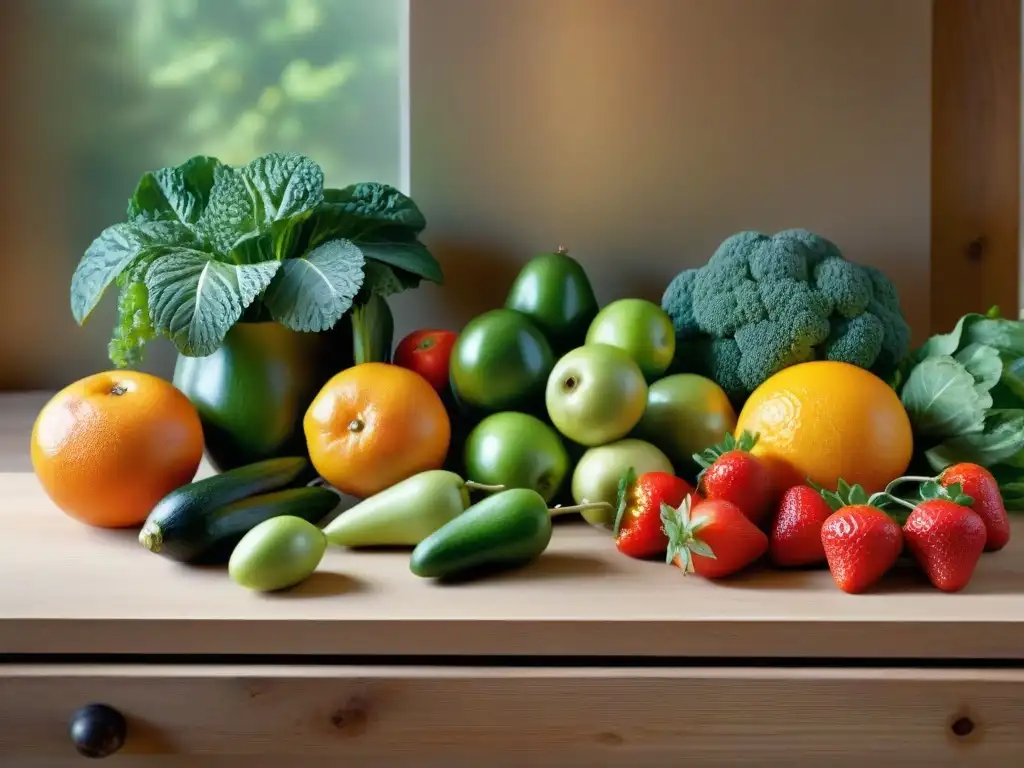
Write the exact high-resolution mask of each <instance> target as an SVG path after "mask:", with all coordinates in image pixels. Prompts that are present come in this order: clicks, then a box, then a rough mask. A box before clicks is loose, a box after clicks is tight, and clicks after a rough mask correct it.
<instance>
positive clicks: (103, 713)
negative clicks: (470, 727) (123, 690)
mask: <svg viewBox="0 0 1024 768" xmlns="http://www.w3.org/2000/svg"><path fill="white" fill-rule="evenodd" d="M70 731H71V743H72V744H74V745H75V749H77V750H78V754H80V755H83V756H84V757H92V758H102V757H110V756H111V755H112V754H114V753H115V752H117V751H118V750H119V749H121V747H123V746H124V739H125V736H126V735H127V732H128V725H127V723H125V721H124V716H123V715H122V714H121V713H120V712H118V711H117V710H116V709H114V708H112V707H108V706H107V705H106V704H88V705H86V706H84V707H82V708H81V709H79V710H77V711H76V712H75V714H73V715H72V716H71V728H70Z"/></svg>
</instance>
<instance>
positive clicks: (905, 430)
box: [736, 361, 913, 493]
mask: <svg viewBox="0 0 1024 768" xmlns="http://www.w3.org/2000/svg"><path fill="white" fill-rule="evenodd" d="M745 430H746V431H749V432H757V433H760V439H759V440H758V443H757V445H756V446H755V447H754V450H753V453H754V454H756V455H758V456H762V457H764V458H765V459H766V461H767V463H768V464H769V467H770V469H771V470H772V472H773V475H774V477H775V479H776V483H777V485H778V486H782V487H784V486H789V485H795V484H797V483H801V482H806V479H807V478H810V479H811V480H813V481H814V482H816V483H818V484H820V485H821V486H823V487H825V488H828V489H832V490H834V489H835V487H836V483H837V482H838V480H839V479H840V478H842V479H844V480H846V481H847V482H848V483H850V484H851V485H852V484H854V483H858V484H860V485H861V486H863V487H864V489H865V490H866V491H868V492H869V493H871V492H875V491H880V490H882V489H883V488H884V487H885V486H886V484H887V483H889V481H891V480H893V479H895V478H897V477H899V476H900V475H901V474H903V473H904V472H905V471H906V469H907V466H908V465H909V464H910V458H911V453H912V452H913V436H912V434H911V428H910V419H909V418H908V417H907V413H906V411H905V410H904V409H903V405H902V404H901V403H900V400H899V398H898V397H897V396H896V393H895V392H894V391H893V389H892V388H891V387H890V386H888V385H887V384H886V383H885V382H884V381H882V380H881V379H880V378H878V377H877V376H875V375H874V374H873V373H871V372H869V371H866V370H864V369H863V368H858V367H857V366H855V365H850V364H848V363H837V362H831V361H817V362H811V363H802V364H800V365H794V366H792V367H790V368H785V369H784V370H782V371H780V372H779V373H777V374H775V375H774V376H772V377H771V378H769V379H768V380H766V381H765V382H764V383H762V384H761V386H759V387H758V388H757V389H756V390H754V392H753V393H752V394H751V395H750V398H749V399H748V400H747V402H746V403H745V404H744V406H743V409H742V411H741V412H740V415H739V418H738V419H737V422H736V435H737V436H738V435H740V434H742V433H743V432H744V431H745Z"/></svg>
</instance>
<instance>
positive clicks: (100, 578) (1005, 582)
mask: <svg viewBox="0 0 1024 768" xmlns="http://www.w3.org/2000/svg"><path fill="white" fill-rule="evenodd" d="M40 397H41V396H40V395H29V396H11V397H0V435H2V436H3V437H2V442H0V447H2V450H0V453H2V454H4V455H7V456H8V457H9V456H12V455H14V454H16V453H17V452H19V451H21V452H23V451H26V450H27V444H28V443H27V439H28V437H27V432H22V433H21V434H20V435H19V434H17V432H18V431H19V429H30V427H31V423H32V418H34V413H35V412H36V411H37V410H38V407H39V405H40V404H41V400H40ZM0 584H5V585H7V586H6V588H5V589H4V590H2V591H0V653H121V654H123V653H151V654H157V653H176V654H177V653H216V654H236V653H237V654H242V653H246V654H254V653H258V654H375V655H379V654H388V655H423V654H427V655H448V654H460V655H462V654H470V655H566V656H580V655H584V656H586V655H595V656H597V655H621V656H659V657H712V656H729V657H772V656H779V657H866V658H878V657H893V658H896V657H899V658H917V657H921V658H924V657H931V658H934V657H938V658H942V657H946V658H1006V659H1010V658H1012V659H1021V658H1024V527H1022V526H1021V525H1019V524H1017V525H1015V528H1014V537H1013V540H1012V542H1011V544H1010V545H1009V546H1008V547H1007V548H1006V549H1005V550H1003V551H1001V552H998V553H994V554H988V555H985V556H984V557H983V559H982V562H981V563H980V565H979V567H978V570H977V572H976V574H975V576H974V579H973V580H972V582H971V584H970V585H969V586H968V588H967V589H966V590H965V591H963V592H961V593H958V594H953V595H948V594H943V593H940V592H938V591H936V590H934V589H932V588H931V587H929V586H928V585H927V584H926V583H925V582H924V581H923V580H922V579H921V578H920V577H919V576H917V575H916V574H913V573H911V574H893V575H892V577H891V578H890V579H888V581H887V582H886V584H885V585H883V587H882V588H881V589H880V590H879V591H878V592H876V593H874V594H864V595H847V594H844V593H842V592H840V591H839V590H838V589H837V588H836V587H835V585H834V584H833V582H832V579H831V577H830V576H829V574H828V573H827V572H826V571H823V570H817V571H810V572H808V571H803V572H779V571H754V572H751V573H748V574H745V575H743V576H741V577H739V578H734V579H730V580H724V581H720V582H711V581H706V580H703V579H700V578H695V577H694V578H689V577H683V576H682V575H681V573H680V572H679V571H678V570H677V569H675V568H670V567H668V566H665V565H664V564H662V563H657V562H639V561H636V560H632V559H630V558H627V557H624V556H622V555H620V554H619V553H618V552H616V550H615V549H614V547H613V546H612V542H611V539H610V537H609V536H608V535H607V534H606V533H604V532H602V531H599V530H596V529H593V528H591V527H589V526H587V525H586V524H585V523H582V522H568V523H564V524H559V525H558V526H556V531H555V535H554V538H553V541H552V544H551V547H550V548H549V550H548V551H547V552H546V553H545V554H544V556H543V557H542V558H541V559H540V560H539V561H538V562H536V563H535V564H533V565H531V566H529V567H527V568H524V569H521V570H518V571H513V572H509V573H506V574H503V575H501V576H499V577H495V578H492V579H489V580H486V581H480V582H476V583H472V584H465V585H460V586H442V585H438V584H436V583H434V582H431V581H426V580H422V579H418V578H416V577H414V576H413V575H412V574H411V573H410V572H409V568H408V554H407V553H403V552H352V551H348V550H344V549H340V548H332V549H331V550H330V551H329V552H328V553H327V555H326V557H325V558H324V561H323V563H322V565H321V567H320V570H319V572H318V573H317V574H315V575H314V576H313V577H312V578H311V579H310V580H309V581H307V582H306V583H304V584H302V585H300V586H299V587H298V588H296V589H294V590H292V591H290V592H287V593H283V594H276V595H260V594H255V593H250V592H247V591H245V590H243V589H241V588H239V587H237V586H236V585H235V584H234V583H233V582H231V581H230V579H229V578H228V577H227V574H226V573H225V571H224V570H223V569H219V568H188V567H184V566H181V565H180V564H177V563H173V562H170V561H168V560H166V559H164V558H161V557H159V556H157V555H154V554H152V553H150V552H147V551H146V550H144V549H143V548H142V547H141V546H140V545H139V544H138V543H137V540H136V536H135V532H134V531H104V530H98V529H92V528H89V527H87V526H83V525H80V524H78V523H76V522H74V521H73V520H71V519H70V518H68V517H67V516H65V515H64V514H63V513H61V512H60V511H59V510H57V509H56V508H55V507H54V506H53V504H52V503H51V502H50V501H49V500H48V499H47V497H46V496H45V495H44V493H43V492H42V489H41V488H40V486H39V484H38V482H37V480H36V478H35V476H34V475H32V474H30V473H27V472H13V473H0Z"/></svg>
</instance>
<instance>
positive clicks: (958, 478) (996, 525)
mask: <svg viewBox="0 0 1024 768" xmlns="http://www.w3.org/2000/svg"><path fill="white" fill-rule="evenodd" d="M938 480H939V484H940V485H942V486H943V487H944V488H946V489H947V490H948V489H949V488H950V487H951V486H954V485H959V486H960V488H961V489H962V491H963V493H964V494H966V495H967V496H970V497H971V499H972V500H973V503H972V504H971V505H970V507H971V509H972V510H973V511H974V512H975V513H976V514H977V515H978V517H980V518H981V520H982V522H983V523H985V531H986V536H985V549H986V550H987V551H989V552H995V551H996V550H999V549H1002V548H1003V547H1005V546H1006V545H1007V543H1009V541H1010V519H1009V517H1007V515H1006V507H1005V506H1004V505H1003V496H1002V494H1001V493H1000V492H999V483H997V482H996V479H995V478H994V477H992V473H991V472H989V471H988V470H987V469H985V468H984V467H981V466H979V465H977V464H966V463H965V464H954V465H953V466H951V467H946V469H944V470H942V473H941V474H940V475H939V478H938Z"/></svg>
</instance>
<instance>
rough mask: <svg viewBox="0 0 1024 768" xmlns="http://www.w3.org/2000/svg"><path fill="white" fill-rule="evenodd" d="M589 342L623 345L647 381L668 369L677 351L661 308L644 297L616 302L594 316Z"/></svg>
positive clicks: (670, 324) (668, 322)
mask: <svg viewBox="0 0 1024 768" xmlns="http://www.w3.org/2000/svg"><path fill="white" fill-rule="evenodd" d="M587 344H611V345H612V346H613V347H621V348H622V349H624V350H626V352H628V353H629V354H630V356H631V357H632V358H633V359H634V360H635V361H636V363H637V365H639V366H640V370H641V371H643V374H644V376H645V377H646V378H647V381H654V380H655V379H657V378H658V377H659V376H661V375H662V374H663V373H665V371H667V370H668V367H669V365H670V364H671V363H672V357H673V355H675V353H676V331H675V328H674V327H673V326H672V320H671V318H670V317H669V316H668V315H667V314H666V313H665V310H663V309H662V308H661V307H659V306H658V305H657V304H654V303H653V302H650V301H646V300H645V299H619V300H618V301H613V302H612V303H611V304H609V305H608V306H606V307H605V308H604V309H602V310H601V311H600V312H598V313H597V317H595V318H594V320H593V322H592V323H591V324H590V328H589V329H588V330H587Z"/></svg>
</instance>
